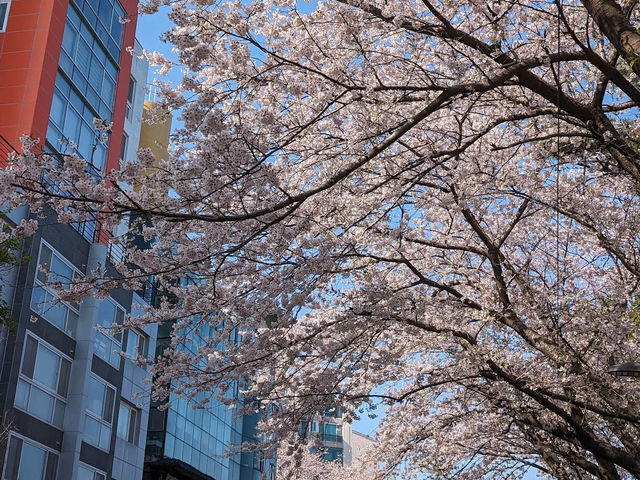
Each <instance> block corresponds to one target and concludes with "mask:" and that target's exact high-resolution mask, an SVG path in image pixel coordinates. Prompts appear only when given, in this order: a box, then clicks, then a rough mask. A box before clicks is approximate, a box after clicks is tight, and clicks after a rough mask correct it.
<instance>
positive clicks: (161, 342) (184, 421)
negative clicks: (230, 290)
mask: <svg viewBox="0 0 640 480" xmlns="http://www.w3.org/2000/svg"><path fill="white" fill-rule="evenodd" d="M212 329H213V327H210V326H209V325H202V326H199V327H198V330H199V333H198V334H196V333H193V332H192V333H191V334H190V340H192V342H191V343H189V344H187V345H182V347H181V348H183V349H185V350H187V351H189V352H190V353H191V354H192V355H195V354H196V352H197V349H198V346H199V345H202V344H203V342H205V341H206V340H205V339H206V338H207V337H212V336H213V333H214V332H213V331H212ZM170 331H171V326H170V325H167V324H165V325H162V326H161V327H160V329H159V331H158V343H157V345H156V352H157V354H159V353H160V352H162V350H163V349H164V348H165V347H166V346H167V344H168V340H169V333H170ZM228 395H229V398H234V397H235V398H238V397H239V392H238V387H237V385H234V386H233V388H230V389H229V391H228ZM188 396H190V395H189V394H188V392H187V393H185V394H183V395H176V394H173V393H172V394H171V396H170V398H169V403H170V407H169V408H167V409H166V410H158V408H157V407H158V406H160V405H153V404H152V409H151V412H150V417H149V429H148V432H147V451H146V456H147V458H156V459H158V458H162V457H167V458H175V459H178V460H181V461H183V462H185V463H187V464H189V465H191V466H192V467H194V468H196V469H198V470H199V471H200V472H202V473H204V474H206V475H209V476H211V477H213V478H224V479H227V480H256V479H262V478H267V479H268V478H272V477H273V475H274V474H275V468H274V466H273V465H274V459H264V458H262V456H261V455H260V452H256V453H246V454H242V455H240V454H238V455H234V456H231V457H229V456H226V455H225V453H226V452H227V451H228V449H229V448H230V447H232V446H234V445H239V444H240V443H242V442H251V441H255V438H254V437H253V436H252V435H253V433H254V432H255V430H254V427H255V422H256V418H254V417H255V416H251V417H249V416H245V417H239V416H237V415H234V413H233V411H232V410H230V409H229V407H228V406H227V405H225V404H223V403H221V402H219V401H217V400H215V399H212V396H213V395H212V393H207V394H206V395H205V394H204V393H199V394H197V395H195V396H193V397H192V398H186V397H188ZM206 399H211V400H210V401H209V402H208V403H206V404H205V403H204V400H206ZM199 404H205V407H204V408H193V407H194V406H195V405H199Z"/></svg>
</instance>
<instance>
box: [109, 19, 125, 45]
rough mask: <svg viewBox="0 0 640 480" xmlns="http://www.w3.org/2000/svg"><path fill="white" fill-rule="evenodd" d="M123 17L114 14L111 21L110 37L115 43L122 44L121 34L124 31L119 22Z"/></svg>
mask: <svg viewBox="0 0 640 480" xmlns="http://www.w3.org/2000/svg"><path fill="white" fill-rule="evenodd" d="M122 17H123V15H119V14H116V15H114V16H113V18H112V19H111V36H112V37H113V39H114V40H115V41H116V43H122V33H123V31H124V25H123V24H122V23H121V22H120V19H121V18H122Z"/></svg>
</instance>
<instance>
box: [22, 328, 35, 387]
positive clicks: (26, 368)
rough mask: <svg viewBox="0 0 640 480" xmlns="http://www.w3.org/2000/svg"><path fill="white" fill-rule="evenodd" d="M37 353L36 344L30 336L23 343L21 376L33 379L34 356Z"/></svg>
mask: <svg viewBox="0 0 640 480" xmlns="http://www.w3.org/2000/svg"><path fill="white" fill-rule="evenodd" d="M37 352H38V342H37V341H36V340H35V339H34V338H33V337H30V336H27V337H26V338H25V341H24V357H23V359H22V374H23V375H26V376H27V377H29V378H33V371H34V369H35V365H36V354H37Z"/></svg>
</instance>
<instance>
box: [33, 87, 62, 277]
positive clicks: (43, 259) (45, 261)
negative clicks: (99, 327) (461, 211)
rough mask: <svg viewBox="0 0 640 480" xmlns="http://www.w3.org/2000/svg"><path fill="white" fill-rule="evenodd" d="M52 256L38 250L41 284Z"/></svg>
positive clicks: (43, 250) (48, 249)
mask: <svg viewBox="0 0 640 480" xmlns="http://www.w3.org/2000/svg"><path fill="white" fill-rule="evenodd" d="M56 94H57V92H56ZM59 98H60V97H59ZM52 254H53V252H52V251H51V249H50V248H49V247H47V246H46V245H44V244H43V245H42V248H41V249H40V261H39V262H38V263H39V267H41V268H38V273H37V275H38V280H40V281H41V282H42V283H46V282H47V277H48V276H47V274H46V273H44V272H48V271H49V269H50V268H51V255H52ZM43 270H44V271H43Z"/></svg>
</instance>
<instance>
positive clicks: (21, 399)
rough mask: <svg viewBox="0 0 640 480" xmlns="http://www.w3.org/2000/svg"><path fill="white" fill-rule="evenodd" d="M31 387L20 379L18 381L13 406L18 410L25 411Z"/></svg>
mask: <svg viewBox="0 0 640 480" xmlns="http://www.w3.org/2000/svg"><path fill="white" fill-rule="evenodd" d="M30 389H31V386H30V385H29V384H28V383H27V382H25V381H24V380H22V379H19V380H18V385H17V386H16V399H15V402H14V403H15V405H16V407H18V408H22V409H24V410H26V409H27V404H28V401H29V390H30Z"/></svg>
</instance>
